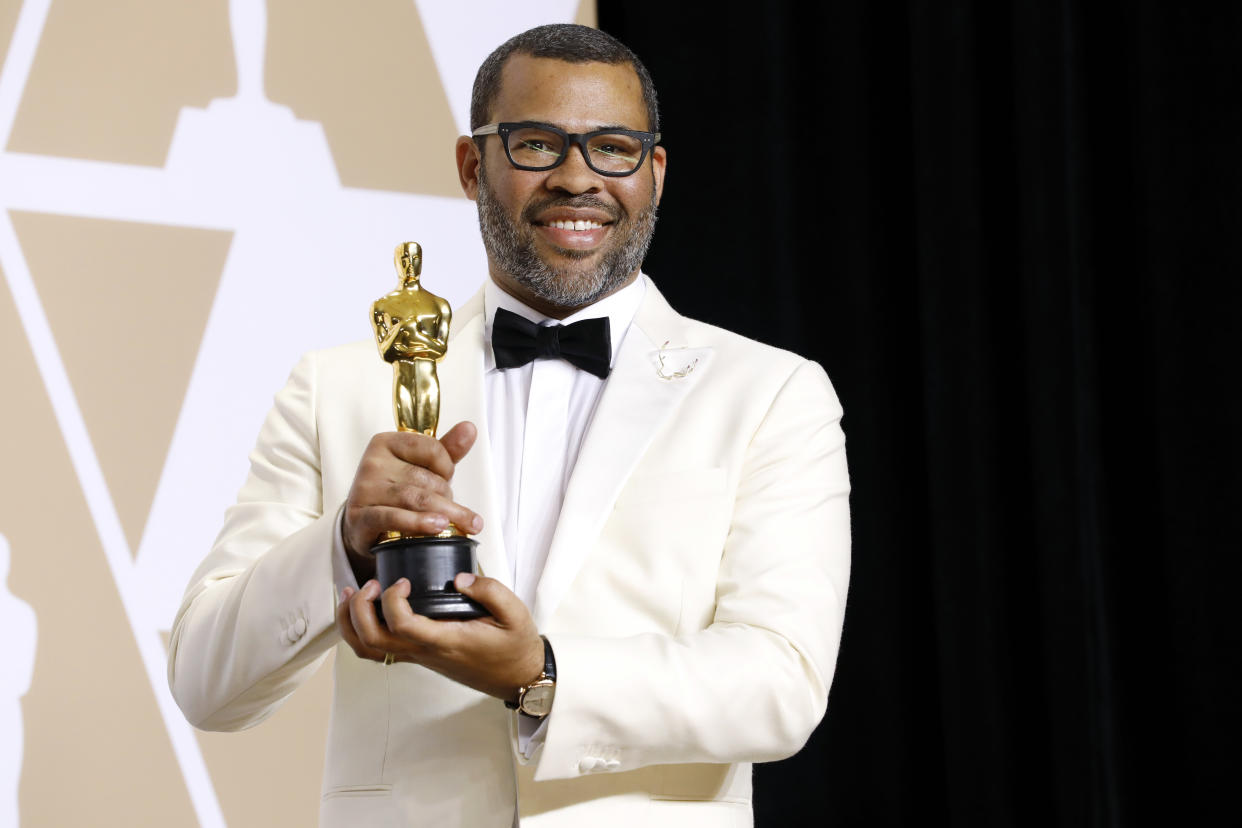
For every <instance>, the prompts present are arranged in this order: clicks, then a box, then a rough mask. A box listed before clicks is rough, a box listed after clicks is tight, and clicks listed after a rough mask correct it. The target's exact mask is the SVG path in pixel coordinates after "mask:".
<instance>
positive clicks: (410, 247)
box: [371, 242, 453, 437]
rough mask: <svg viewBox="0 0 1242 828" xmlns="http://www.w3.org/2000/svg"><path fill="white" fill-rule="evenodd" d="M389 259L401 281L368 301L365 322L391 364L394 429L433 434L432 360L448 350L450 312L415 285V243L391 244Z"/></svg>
mask: <svg viewBox="0 0 1242 828" xmlns="http://www.w3.org/2000/svg"><path fill="white" fill-rule="evenodd" d="M393 264H395V265H396V266H397V273H398V274H399V276H400V279H401V286H400V287H399V288H397V289H396V290H394V291H393V292H392V293H389V294H388V295H387V296H383V297H381V298H379V299H377V300H375V302H374V303H373V304H372V305H371V327H372V328H373V329H374V330H375V342H376V344H377V345H379V352H380V355H381V356H382V357H384V360H385V361H386V362H391V363H392V411H393V417H394V418H395V419H396V421H397V430H398V431H416V432H418V433H420V434H426V435H428V436H429V437H435V436H436V426H437V425H438V424H439V421H440V380H439V379H438V378H437V377H436V363H437V362H438V361H440V360H441V359H443V358H444V354H445V352H446V351H447V350H448V334H449V323H450V322H451V321H452V318H453V311H452V310H451V309H450V308H449V304H448V302H446V301H444V300H443V299H441V298H440V297H439V296H436V295H435V294H434V293H431V292H430V291H427V290H425V289H424V288H423V287H422V286H421V285H419V283H418V279H419V276H420V275H421V274H422V269H423V250H422V248H421V247H419V246H418V244H417V243H416V242H405V243H404V244H400V245H397V250H396V252H395V253H394V254H393Z"/></svg>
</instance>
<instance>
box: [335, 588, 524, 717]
mask: <svg viewBox="0 0 1242 828" xmlns="http://www.w3.org/2000/svg"><path fill="white" fill-rule="evenodd" d="M453 585H454V586H456V587H457V591H458V592H461V593H462V594H463V595H466V596H468V597H470V598H473V599H474V600H476V601H478V602H479V603H480V604H482V605H483V606H484V607H486V608H487V610H488V611H489V612H490V613H491V614H492V615H491V617H490V618H476V619H473V620H471V621H433V620H432V619H430V618H427V617H425V616H422V615H416V614H415V613H414V611H413V610H411V609H410V604H409V602H408V601H407V600H406V599H407V598H408V597H409V595H410V583H409V581H407V580H406V579H404V578H402V579H401V580H399V581H397V582H396V583H395V584H393V585H392V586H390V587H389V588H388V589H386V590H384V592H383V596H382V601H383V607H384V619H385V620H386V621H387V622H388V627H387V628H385V627H384V625H383V624H381V623H380V620H379V618H378V616H376V614H375V605H374V604H373V603H372V602H373V601H374V600H375V599H376V598H380V597H381V595H380V586H379V584H378V583H377V582H376V581H368V582H367V583H366V584H364V585H363V587H362V589H360V590H358V591H357V592H355V591H354V590H352V589H348V588H347V589H346V590H345V591H344V592H343V593H342V600H341V603H340V604H339V605H338V606H337V609H336V626H337V629H338V630H340V633H341V635H342V636H343V637H344V638H345V640H346V641H347V642H348V643H349V646H351V647H353V649H354V652H355V653H357V654H358V655H359V656H360V657H361V658H367V659H370V660H372V661H384V657H385V656H386V655H389V654H391V656H392V658H393V660H394V661H403V662H408V663H411V664H421V665H423V666H424V667H428V668H430V669H432V670H435V671H436V672H437V673H440V674H441V675H444V676H447V677H448V678H451V679H452V680H453V681H456V682H459V683H461V684H464V685H466V686H467V687H472V688H474V689H475V690H478V691H480V692H482V693H486V694H488V695H489V696H495V697H496V698H498V699H504V700H507V701H514V700H516V699H517V694H518V689H519V688H521V687H523V686H525V685H527V684H529V683H531V682H532V681H534V680H535V679H537V678H538V677H539V674H540V673H542V672H543V640H542V639H541V638H540V637H539V632H538V631H537V630H536V629H535V622H534V619H532V618H531V616H530V612H529V611H528V610H527V609H526V605H525V604H523V603H522V601H521V599H519V598H518V597H517V596H516V595H514V594H513V593H512V592H510V591H509V590H508V589H506V588H505V586H504V585H503V584H501V583H500V582H499V581H496V580H493V579H491V578H483V577H477V576H475V575H471V574H470V573H467V572H463V573H459V574H458V576H457V577H456V578H455V579H454V581H453Z"/></svg>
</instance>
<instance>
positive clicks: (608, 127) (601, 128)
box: [527, 118, 641, 135]
mask: <svg viewBox="0 0 1242 828" xmlns="http://www.w3.org/2000/svg"><path fill="white" fill-rule="evenodd" d="M527 123H532V124H543V125H545V126H554V127H556V128H557V129H563V130H565V131H566V132H571V130H570V129H568V128H567V127H564V126H561V125H560V124H558V123H556V122H554V121H545V120H542V119H540V118H530V119H529V120H528V121H527ZM616 130H620V131H622V132H640V131H641V130H636V129H634V127H632V126H627V125H625V124H596V125H595V126H593V127H591V128H590V129H587V130H583V132H582V133H581V134H583V135H585V134H586V133H588V132H612V131H616Z"/></svg>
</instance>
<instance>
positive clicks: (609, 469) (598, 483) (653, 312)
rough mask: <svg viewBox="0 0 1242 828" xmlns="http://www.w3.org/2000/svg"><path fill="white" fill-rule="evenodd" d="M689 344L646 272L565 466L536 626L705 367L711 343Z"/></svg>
mask: <svg viewBox="0 0 1242 828" xmlns="http://www.w3.org/2000/svg"><path fill="white" fill-rule="evenodd" d="M644 278H646V277H644ZM665 343H667V345H665ZM691 345H692V343H690V342H689V341H688V340H687V332H686V326H685V324H684V321H683V320H682V318H681V317H680V316H679V315H678V314H677V313H676V312H675V311H674V310H673V309H672V308H671V307H669V305H668V303H667V302H666V301H665V299H664V297H663V296H662V295H660V292H659V291H658V290H656V288H655V285H654V284H652V283H651V281H650V280H648V282H647V293H646V295H645V296H644V298H643V303H642V305H641V306H640V307H639V309H638V313H637V314H636V315H635V317H634V322H633V324H632V325H631V326H630V329H629V331H628V332H627V333H626V335H625V339H624V341H623V342H622V344H621V349H620V351H619V352H618V353H617V359H616V361H615V363H614V365H613V370H612V373H611V375H610V376H609V377H608V382H607V383H606V384H605V385H604V390H603V393H602V394H601V395H600V400H599V403H598V405H597V407H596V409H595V415H594V417H593V418H592V420H591V424H590V425H589V426H588V427H587V433H586V435H585V436H584V437H583V440H582V448H581V449H580V450H579V453H578V459H577V462H576V463H575V465H574V470H573V472H572V473H571V474H570V479H569V485H568V486H567V487H566V490H565V500H564V504H563V505H562V506H561V515H560V519H559V520H558V522H557V525H556V533H555V534H554V536H553V538H552V545H551V548H550V549H549V550H548V558H547V562H546V563H545V564H544V569H543V575H542V577H541V578H540V580H539V586H538V587H537V588H536V590H535V606H534V610H533V613H532V614H533V615H534V619H535V624H536V625H537V626H540V627H542V626H544V625H545V624H546V623H547V622H548V620H549V619H550V618H551V617H552V614H553V612H555V610H556V607H557V605H558V604H560V602H561V599H562V598H564V596H565V593H566V591H567V590H568V589H569V586H570V584H571V583H573V580H574V577H575V576H576V575H577V574H578V570H579V569H580V568H581V567H582V565H583V564H584V563H585V562H586V560H587V558H589V557H590V554H591V552H592V551H593V550H594V548H595V545H596V540H597V539H598V538H599V535H600V532H601V531H602V530H603V526H604V521H605V520H606V519H607V517H608V515H609V513H610V512H611V511H612V507H613V504H614V503H615V502H616V500H617V497H618V496H619V495H620V493H621V490H622V488H623V487H624V485H625V483H626V481H627V480H628V479H629V477H630V474H631V473H632V472H633V470H634V468H635V466H637V464H638V461H639V459H640V458H641V457H642V455H643V453H644V452H645V451H646V449H647V446H648V445H650V443H651V440H652V438H653V437H654V436H655V434H656V432H657V431H658V430H659V428H660V427H661V426H662V425H663V424H664V423H665V422H666V421H667V420H668V419H669V418H670V417H671V416H672V414H673V412H674V411H675V410H676V408H677V405H678V403H680V401H681V400H682V399H683V398H684V397H685V395H686V394H687V393H688V392H689V391H690V389H691V388H692V387H693V386H694V385H695V384H696V383H697V382H698V380H699V378H700V377H701V376H702V375H703V374H704V373H706V371H707V369H708V368H709V367H710V366H709V363H710V358H711V349H710V348H702V347H698V348H696V347H690V346H691ZM661 356H663V357H664V365H663V368H661ZM696 360H697V362H696ZM691 364H693V365H694V368H693V369H692V370H690V371H689V372H687V373H685V375H684V376H680V377H676V376H673V375H674V373H675V372H678V371H680V370H681V369H683V368H685V367H686V366H688V365H691ZM661 372H663V374H664V376H665V377H671V378H669V379H665V378H664V377H662V376H661Z"/></svg>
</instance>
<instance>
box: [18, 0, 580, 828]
mask: <svg viewBox="0 0 1242 828" xmlns="http://www.w3.org/2000/svg"><path fill="white" fill-rule="evenodd" d="M49 6H50V0H26V2H25V3H23V4H22V7H21V9H20V11H19V13H18V18H17V22H16V25H15V27H14V32H13V36H12V40H11V42H10V44H9V50H8V56H7V58H6V60H5V63H4V66H3V68H2V70H0V148H2V147H4V146H5V145H7V143H8V136H9V134H10V132H11V130H12V126H13V121H14V119H15V117H16V113H17V109H18V106H19V104H20V101H21V96H22V93H23V91H24V89H25V86H26V81H27V78H28V77H29V73H30V68H31V65H32V64H33V61H34V57H35V53H36V51H37V47H38V43H39V40H40V37H41V35H42V32H43V27H44V24H45V22H46V19H47V14H48V8H49ZM417 6H418V8H419V12H420V15H421V16H422V21H423V25H424V28H425V30H426V32H427V35H428V40H429V41H430V43H431V45H432V52H433V56H434V58H435V61H436V65H437V68H438V70H439V73H440V76H441V78H442V80H443V82H444V85H445V87H446V89H445V91H446V93H447V95H448V98H449V101H450V105H451V106H452V111H453V114H454V117H455V118H457V122H458V125H459V128H460V130H461V131H462V132H465V131H467V127H468V122H469V97H470V87H471V84H472V82H473V80H474V73H475V71H476V70H477V68H478V65H479V63H481V62H482V60H483V58H484V57H486V56H487V54H488V53H489V52H490V51H491V50H492V49H493V48H495V46H497V45H499V44H500V43H501V42H503V41H504V40H505V39H507V38H508V37H510V36H512V35H513V34H516V33H517V32H519V31H522V30H524V29H526V28H529V27H530V26H533V25H537V24H539V23H546V22H556V21H569V20H572V19H573V17H574V14H575V12H576V10H577V6H578V2H577V0H554V1H549V2H543V3H529V4H525V5H523V6H521V7H518V8H517V9H515V8H514V7H511V6H508V5H502V4H501V3H499V2H495V0H477V1H476V2H473V3H465V4H448V3H433V2H422V1H420V2H418V3H417ZM480 7H482V8H480ZM229 15H230V24H231V27H232V32H233V40H234V49H235V54H236V60H237V74H238V92H237V95H236V96H235V97H233V98H228V99H218V100H215V101H212V102H211V103H210V104H209V105H208V107H207V108H206V109H198V108H194V107H185V108H183V109H182V111H181V114H180V117H179V119H178V123H177V127H176V130H175V132H174V135H173V140H172V144H171V146H170V149H169V154H168V158H167V162H166V165H165V168H164V169H162V170H153V169H150V168H147V167H140V166H136V165H129V164H116V163H110V162H101V161H84V160H78V159H65V158H56V157H49V156H39V155H31V154H21V153H10V152H4V151H0V181H3V182H4V186H3V188H0V269H3V271H4V273H5V275H6V277H7V280H8V282H9V288H10V290H11V291H12V293H13V297H14V301H15V304H16V305H17V309H18V314H19V316H20V318H21V322H22V326H23V329H24V330H25V333H26V336H27V338H28V339H29V341H30V345H31V348H32V350H33V352H34V354H35V360H36V364H37V367H38V369H39V372H40V375H41V377H42V379H43V382H44V385H45V386H46V388H47V391H48V395H49V397H50V399H51V401H52V407H53V411H54V413H55V416H56V419H57V423H58V425H59V427H60V429H61V432H62V434H63V436H64V438H65V442H66V447H67V449H68V451H69V455H70V460H71V462H72V464H73V467H74V470H75V472H76V474H77V475H78V478H79V480H80V482H81V484H82V488H83V493H84V495H85V497H86V501H87V506H88V508H89V510H90V513H91V516H92V519H93V521H94V524H95V528H96V531H97V532H98V534H99V537H100V541H101V543H102V546H103V548H104V552H105V555H106V557H107V561H108V565H109V568H110V571H111V573H112V576H113V578H114V579H115V581H116V584H117V589H118V592H119V594H120V597H121V600H122V603H123V604H124V607H125V611H126V614H127V617H128V620H129V623H130V627H131V629H132V631H133V634H134V637H135V640H136V642H137V644H138V649H139V652H140V654H141V656H142V660H143V664H144V667H145V670H146V673H147V678H148V680H149V682H150V684H151V688H152V690H153V692H154V694H155V698H156V701H157V704H158V706H159V709H160V713H161V715H162V716H163V721H164V724H165V726H166V728H167V730H168V734H169V738H170V740H171V742H172V744H173V749H174V753H175V754H176V756H177V760H178V762H179V763H180V766H181V770H182V773H183V774H184V776H185V779H186V785H187V788H188V790H189V793H190V798H191V801H192V803H193V806H194V809H195V812H196V814H197V817H198V819H199V822H200V824H202V825H211V826H215V825H223V817H222V814H221V812H220V809H219V805H218V803H217V801H216V797H215V792H214V790H213V789H212V786H211V782H210V778H209V777H208V774H207V769H206V766H205V765H204V763H203V760H202V756H201V754H200V753H199V750H198V745H197V742H196V740H195V738H194V735H193V731H192V729H191V728H190V727H189V725H188V724H187V723H186V722H185V720H184V719H183V718H182V716H181V714H180V711H178V710H177V708H176V706H175V704H174V703H173V701H172V698H171V695H170V694H169V691H168V688H167V682H166V679H165V656H164V649H163V643H162V641H161V640H160V638H159V633H160V631H162V630H166V629H167V628H168V626H169V625H170V624H171V621H172V617H173V614H174V612H175V610H176V607H177V605H178V604H179V603H180V597H181V592H182V590H183V589H184V587H185V584H186V582H187V580H188V578H189V575H190V573H191V572H192V571H193V569H194V568H195V567H196V566H197V564H198V562H199V560H200V559H201V557H202V555H203V554H204V553H205V552H206V550H207V549H208V547H209V546H210V544H211V542H212V540H213V539H214V535H215V532H216V531H217V528H218V526H219V522H220V518H221V515H222V513H223V511H224V509H225V508H226V507H227V506H228V505H229V504H230V503H232V502H233V500H234V498H235V496H236V492H237V489H238V487H239V486H240V484H241V481H242V478H243V476H244V474H245V470H246V465H247V464H246V456H247V454H248V452H249V450H250V448H251V447H252V446H253V443H254V438H255V435H256V434H257V433H258V428H259V425H260V423H261V421H262V418H263V415H264V414H265V413H266V411H267V409H268V408H269V407H270V405H271V398H272V394H273V393H274V392H275V391H276V390H277V389H278V388H279V387H280V386H281V385H282V384H283V382H284V379H285V377H286V376H287V374H288V371H289V369H290V368H291V367H292V365H293V364H294V362H295V361H296V359H297V357H298V356H299V355H300V354H301V353H303V352H305V351H307V350H310V349H313V348H319V347H327V346H330V345H335V344H338V343H342V342H348V341H353V340H357V339H361V338H365V337H367V336H368V335H369V329H368V326H367V324H366V321H365V312H366V308H367V307H368V306H369V304H370V302H371V300H373V299H374V298H375V296H377V295H379V294H380V293H381V292H383V291H384V290H387V289H389V288H390V287H391V285H390V282H391V281H392V279H393V278H394V275H393V272H392V266H391V250H392V248H393V247H394V246H395V245H396V244H397V243H398V242H401V241H405V240H409V239H414V240H422V239H427V240H434V245H432V246H431V247H430V249H429V250H428V251H427V260H426V273H428V274H434V275H435V277H436V280H437V284H438V285H439V286H440V287H438V288H437V292H439V293H441V295H443V296H445V297H446V298H447V299H448V300H449V301H450V302H451V303H452V304H454V305H456V304H460V303H461V302H462V301H463V300H464V299H466V298H467V297H468V296H469V295H470V294H471V293H473V291H474V290H475V289H476V288H477V286H478V284H479V283H480V282H481V280H482V278H483V276H484V274H485V273H486V257H485V255H484V253H483V249H482V244H481V242H480V240H479V237H478V231H477V229H476V228H477V219H476V216H475V210H474V205H473V204H472V203H471V202H469V201H466V200H465V199H457V198H443V197H434V196H424V195H408V194H401V193H391V192H382V191H376V190H365V189H359V188H349V187H342V186H341V185H340V179H339V176H338V175H337V171H336V166H335V163H334V162H333V159H332V156H331V152H330V149H329V146H328V143H327V140H326V138H325V136H324V132H323V128H322V126H321V125H320V124H319V123H317V122H309V121H300V120H297V119H296V118H294V116H293V114H292V112H291V111H290V110H289V109H288V108H286V107H283V106H279V105H276V104H274V103H272V102H270V101H268V100H266V99H265V97H264V95H263V80H262V72H263V58H264V50H265V47H266V29H267V8H266V3H265V2H262V0H232V1H231V2H230V5H229ZM446 157H447V151H446ZM8 210H24V211H34V212H43V213H51V214H57V215H67V216H78V217H84V218H99V219H113V220H122V221H137V222H146V223H151V224H162V225H171V226H183V227H195V228H203V229H214V230H227V231H231V232H232V233H233V240H232V245H231V247H230V249H229V253H228V256H227V259H226V262H225V266H224V272H223V274H222V276H221V279H220V284H219V288H218V291H217V294H216V297H215V300H214V303H213V305H212V308H211V312H210V315H209V318H208V322H207V328H206V331H205V333H204V336H203V341H202V343H201V345H200V348H199V352H198V356H197V360H196V363H195V366H194V369H193V373H192V376H191V379H190V383H189V388H188V390H187V393H186V397H185V400H184V402H183V405H182V409H181V414H180V417H179V419H178V422H177V425H176V428H175V431H174V434H173V438H172V443H171V446H170V448H169V453H168V456H167V459H166V462H165V466H164V469H163V473H162V475H161V478H160V482H159V485H158V488H157V491H156V494H155V498H154V503H153V504H152V509H151V513H150V516H149V518H148V522H147V525H146V528H145V531H144V532H143V536H142V540H141V542H140V543H139V548H138V554H137V556H136V558H135V557H133V556H131V550H130V547H129V542H128V541H127V540H126V538H125V535H124V532H123V531H122V529H121V524H120V520H119V517H118V515H117V511H116V507H115V504H114V503H113V500H112V496H111V493H110V492H109V490H108V488H107V484H106V482H105V479H104V476H103V473H102V469H101V467H100V465H99V460H98V457H97V456H96V453H95V449H94V446H93V444H92V443H91V440H90V436H89V434H88V432H87V430H86V425H85V420H84V418H83V416H82V412H81V409H80V408H79V406H78V403H77V399H76V396H75V394H74V391H73V388H72V386H71V385H70V383H69V378H68V374H67V373H66V371H65V366H64V363H63V361H62V360H61V357H60V351H59V349H58V346H57V343H56V341H55V338H54V336H53V335H52V330H51V327H50V325H49V324H48V320H47V316H46V313H45V310H44V308H43V306H42V304H41V302H40V300H39V297H38V293H37V291H36V289H35V286H34V281H33V279H32V277H31V274H30V271H29V268H28V266H27V263H26V259H25V256H24V254H23V252H22V250H21V247H20V245H19V243H18V239H17V236H16V233H15V231H14V229H13V225H12V222H11V221H10V219H9V216H8ZM176 264H177V263H176V262H169V263H168V266H169V270H170V280H169V283H170V289H171V290H175V281H176V274H175V268H176ZM355 310H356V312H355ZM274 311H275V312H274ZM274 318H276V319H279V320H282V321H281V322H280V323H279V324H274V323H273V321H272V320H273V319H274ZM284 320H287V321H284ZM151 381H152V382H153V383H159V382H163V381H167V379H166V378H162V377H152V378H151ZM6 549H7V547H6ZM6 563H7V560H6ZM6 611H7V610H6ZM4 619H7V615H0V623H2V622H3V620H4ZM4 629H12V627H11V626H9V625H6V626H5V627H4ZM29 641H30V644H29V646H30V658H29V663H30V664H31V666H32V667H33V653H34V638H33V627H32V635H31V637H30V639H29ZM18 646H21V644H20V643H19V644H18ZM6 655H9V654H7V653H6ZM20 655H21V654H20V653H18V654H15V655H14V658H16V659H17V660H13V659H12V658H6V663H7V664H9V665H14V664H16V665H18V666H19V667H20V665H22V664H25V663H26V662H23V661H21V660H20ZM17 684H20V682H18V683H17ZM23 686H24V687H28V686H29V679H28V678H27V680H26V682H25V685H23ZM24 692H25V689H22V690H21V693H24ZM8 693H9V686H8V683H7V679H6V684H5V685H4V692H3V694H0V700H2V702H3V703H7V702H8V699H9V698H10V696H9V695H7V694H8ZM19 695H20V694H19ZM17 697H18V696H14V697H13V698H17ZM12 707H13V709H16V710H17V711H18V712H17V714H16V716H17V718H16V719H10V718H8V710H9V708H5V711H6V712H5V713H4V714H3V716H4V717H5V718H2V719H0V742H2V743H4V744H5V745H6V750H7V749H8V748H7V746H8V745H9V744H10V743H12V742H13V741H16V743H17V745H18V748H17V750H18V751H19V753H18V758H17V759H15V760H14V761H20V750H21V747H20V745H21V733H22V728H21V719H20V708H19V707H17V706H16V703H14V704H13V705H12ZM14 722H15V723H14ZM13 736H16V737H17V738H16V740H14V739H13ZM4 761H6V762H7V761H9V757H8V755H7V754H6V755H5V759H4ZM18 776H19V773H18V772H17V771H14V772H13V773H12V774H10V773H9V768H8V766H7V765H0V786H4V785H7V784H8V780H10V779H14V780H15V779H17V778H18ZM15 786H16V782H14V783H13V790H14V803H15V802H16V787H15ZM8 790H9V789H8V788H7V787H4V788H3V793H0V795H7V791H8ZM0 807H7V800H0ZM13 807H14V808H16V804H14V806H13ZM3 818H4V813H3V812H0V820H3ZM13 824H16V817H14V823H13Z"/></svg>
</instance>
